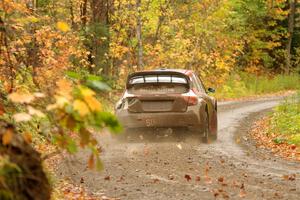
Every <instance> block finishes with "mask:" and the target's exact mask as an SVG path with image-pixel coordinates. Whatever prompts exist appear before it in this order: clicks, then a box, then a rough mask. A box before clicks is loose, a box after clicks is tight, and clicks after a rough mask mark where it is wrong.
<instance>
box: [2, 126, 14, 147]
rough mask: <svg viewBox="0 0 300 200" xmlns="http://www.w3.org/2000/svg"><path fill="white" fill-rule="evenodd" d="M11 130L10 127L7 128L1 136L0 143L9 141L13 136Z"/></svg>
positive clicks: (4, 143)
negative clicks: (0, 141)
mask: <svg viewBox="0 0 300 200" xmlns="http://www.w3.org/2000/svg"><path fill="white" fill-rule="evenodd" d="M13 134H14V133H13V130H12V129H11V128H9V129H7V130H6V131H5V133H4V134H3V137H2V144H3V145H7V144H9V143H10V142H11V140H12V138H13Z"/></svg>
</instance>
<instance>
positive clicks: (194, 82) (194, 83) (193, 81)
mask: <svg viewBox="0 0 300 200" xmlns="http://www.w3.org/2000/svg"><path fill="white" fill-rule="evenodd" d="M191 80H192V85H193V88H195V89H196V90H197V92H201V90H200V87H199V85H198V83H197V80H196V79H195V76H194V74H193V75H192V76H191Z"/></svg>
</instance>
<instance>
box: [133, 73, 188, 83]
mask: <svg viewBox="0 0 300 200" xmlns="http://www.w3.org/2000/svg"><path fill="white" fill-rule="evenodd" d="M141 83H181V84H187V80H186V78H184V77H180V76H175V75H145V76H135V77H132V78H131V79H130V80H129V84H132V85H133V84H141Z"/></svg>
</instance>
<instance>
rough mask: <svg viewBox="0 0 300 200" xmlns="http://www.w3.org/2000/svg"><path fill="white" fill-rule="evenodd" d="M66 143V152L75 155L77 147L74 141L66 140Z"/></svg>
mask: <svg viewBox="0 0 300 200" xmlns="http://www.w3.org/2000/svg"><path fill="white" fill-rule="evenodd" d="M67 143H68V144H67V151H68V152H69V153H76V152H77V145H76V143H75V141H74V140H72V139H70V138H68V139H67Z"/></svg>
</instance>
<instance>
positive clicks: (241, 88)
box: [208, 73, 300, 99]
mask: <svg viewBox="0 0 300 200" xmlns="http://www.w3.org/2000/svg"><path fill="white" fill-rule="evenodd" d="M208 86H209V85H208ZM297 89H300V76H299V75H298V74H291V75H275V76H255V75H251V74H249V73H235V74H233V75H231V76H229V77H228V79H227V80H226V81H225V83H224V84H223V85H222V86H220V87H219V88H217V90H216V94H215V96H216V97H217V98H218V99H231V98H241V97H247V96H255V95H261V94H267V93H276V92H280V91H284V90H297Z"/></svg>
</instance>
